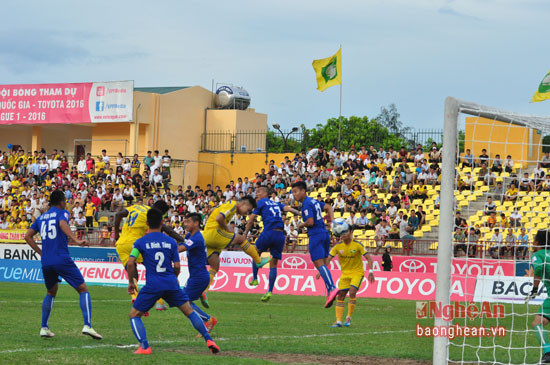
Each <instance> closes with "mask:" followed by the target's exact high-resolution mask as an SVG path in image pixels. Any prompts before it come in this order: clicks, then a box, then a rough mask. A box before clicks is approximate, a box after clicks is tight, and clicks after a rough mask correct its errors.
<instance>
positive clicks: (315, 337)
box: [0, 283, 539, 365]
mask: <svg viewBox="0 0 550 365" xmlns="http://www.w3.org/2000/svg"><path fill="white" fill-rule="evenodd" d="M90 294H91V297H92V304H93V318H92V322H93V326H94V328H95V329H96V330H97V331H98V332H99V333H101V334H102V335H103V337H104V339H103V340H101V341H96V340H93V339H91V338H89V337H87V336H83V335H81V334H80V330H81V329H82V315H81V312H80V307H79V304H78V295H77V293H76V292H75V291H74V289H72V288H71V287H69V286H67V285H61V286H60V289H59V292H58V295H57V298H56V301H55V304H54V309H53V312H52V315H51V317H50V328H51V329H52V331H53V332H54V333H55V335H56V336H55V337H54V338H52V339H43V338H41V337H40V336H39V330H40V322H41V305H42V299H43V297H44V295H45V289H44V287H43V286H42V285H36V284H15V283H0V333H1V334H2V336H0V363H2V364H36V363H54V364H122V363H130V362H132V363H179V364H184V363H188V364H214V363H215V364H216V365H219V364H269V363H364V364H382V363H384V364H401V363H404V364H428V363H430V359H431V356H432V342H433V340H432V339H431V338H418V337H417V336H416V332H415V328H416V324H417V323H420V324H421V325H424V326H425V325H428V324H431V323H433V320H417V319H416V318H415V310H416V306H415V302H414V301H404V300H389V299H358V301H357V307H356V310H355V314H354V318H353V324H352V327H351V328H334V329H333V328H329V326H330V325H331V324H332V323H333V322H334V308H330V309H325V308H323V303H324V298H322V297H300V296H287V295H274V296H273V298H272V300H271V301H270V302H269V303H262V302H261V301H260V297H261V296H260V295H252V294H233V293H210V295H209V300H210V304H211V308H210V309H208V310H207V312H208V313H210V314H211V315H214V316H215V317H217V318H218V320H219V322H218V325H217V326H216V327H215V329H214V332H213V337H214V340H215V341H216V343H217V344H218V345H219V346H220V348H221V351H222V352H221V353H220V354H219V355H212V354H210V352H209V351H208V349H207V348H206V346H205V343H204V341H203V340H202V339H197V338H195V335H196V332H195V330H194V329H193V327H192V326H191V323H190V322H189V321H188V320H187V318H185V316H184V315H183V314H182V313H181V312H180V311H178V310H177V309H173V308H172V309H170V310H168V311H165V312H161V313H157V312H156V311H154V310H153V311H152V312H151V316H150V317H148V318H144V324H145V326H146V328H147V337H148V340H149V342H150V344H151V348H152V350H153V355H151V356H137V355H134V354H133V353H132V352H133V351H134V350H135V348H136V347H137V341H136V339H135V337H134V335H133V334H132V331H131V328H130V322H129V319H128V313H129V310H130V305H131V304H130V300H129V296H128V295H127V294H126V292H125V288H116V287H101V286H91V287H90ZM199 305H200V304H199ZM524 307H525V306H518V305H516V306H515V308H514V309H515V310H516V311H519V309H520V308H524ZM508 309H510V307H507V310H508ZM536 309H537V308H536V307H530V312H532V311H535V310H536ZM529 317H530V318H532V316H529ZM520 318H521V319H519V320H518V318H516V319H515V321H516V322H515V323H514V329H516V330H521V329H525V322H526V321H525V319H526V318H525V317H520ZM459 323H460V322H459ZM462 323H463V320H462ZM472 324H479V323H478V322H477V321H474V322H472ZM483 324H484V325H487V326H488V325H493V324H496V321H494V320H484V322H483ZM499 324H500V325H505V326H506V325H508V326H510V328H511V319H510V318H506V319H504V320H502V319H501V320H500V321H499ZM514 336H515V335H514ZM513 340H514V344H515V345H520V347H521V345H523V343H524V341H525V337H524V336H523V335H521V336H519V335H518V337H517V338H513ZM455 341H460V342H462V339H457V340H455ZM492 341H493V340H492V339H483V340H482V344H484V345H488V344H492ZM496 342H497V343H498V344H501V345H502V346H508V345H509V343H510V337H509V336H507V337H505V338H502V339H500V338H499V339H497V340H496ZM467 343H469V344H471V345H473V346H476V344H478V343H479V339H468V340H467ZM527 344H528V346H537V342H536V339H535V336H534V335H533V334H530V335H529V336H527ZM457 351H458V352H459V351H461V349H458V348H456V349H455V348H451V355H452V356H459V354H458V352H457ZM523 353H524V352H523V351H519V350H517V351H516V350H515V351H512V352H509V351H506V350H502V349H498V350H497V356H498V358H499V359H502V360H503V362H508V361H509V356H512V360H516V361H517V362H523V360H524V358H523ZM492 354H493V350H492V349H491V350H481V351H480V352H479V353H478V355H481V356H482V357H485V356H489V357H491V358H492ZM466 355H467V356H466V357H467V358H469V359H471V360H475V359H476V355H475V350H472V349H468V350H467V354H466ZM528 355H529V356H528V357H527V359H526V360H527V362H536V361H537V359H538V358H539V352H538V350H537V349H530V350H529V351H528Z"/></svg>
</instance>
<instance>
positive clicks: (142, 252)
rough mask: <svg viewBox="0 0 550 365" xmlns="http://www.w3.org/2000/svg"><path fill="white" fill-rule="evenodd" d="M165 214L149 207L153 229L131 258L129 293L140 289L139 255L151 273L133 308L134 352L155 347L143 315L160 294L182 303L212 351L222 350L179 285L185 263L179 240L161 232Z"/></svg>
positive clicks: (176, 304) (168, 300) (174, 304)
mask: <svg viewBox="0 0 550 365" xmlns="http://www.w3.org/2000/svg"><path fill="white" fill-rule="evenodd" d="M162 215H163V214H162V212H161V211H160V210H158V209H156V208H151V209H149V211H148V212H147V225H148V226H149V232H150V233H148V234H146V235H145V236H143V237H142V238H140V239H138V240H137V241H136V242H135V243H134V248H133V249H132V252H131V254H130V258H129V259H128V277H129V280H128V281H129V283H128V293H133V292H134V291H135V290H136V283H135V281H134V280H133V278H134V272H133V271H134V270H135V269H136V265H135V262H136V261H137V258H138V257H139V256H142V257H143V264H144V265H145V270H146V275H147V276H146V278H147V279H146V283H145V286H144V287H143V288H142V289H141V290H140V291H139V293H138V296H137V298H136V300H135V302H134V304H133V307H132V310H131V311H130V322H131V324H132V331H133V332H134V335H135V336H136V338H137V340H138V341H139V344H140V345H139V348H138V349H137V351H135V352H134V353H135V354H143V355H149V354H151V347H149V343H148V342H147V335H146V333H145V326H144V325H143V322H142V321H141V316H142V315H143V314H144V313H145V312H147V311H148V310H149V309H151V308H152V307H153V305H155V303H156V302H157V300H158V299H160V298H162V299H164V300H165V301H166V303H168V305H170V307H178V308H179V309H180V310H181V311H182V313H183V314H185V315H186V316H187V318H189V320H190V321H191V323H192V324H193V327H195V329H196V330H197V331H198V332H199V333H200V334H201V335H202V336H203V337H204V339H205V340H206V346H208V348H209V349H210V351H212V353H218V352H219V351H220V348H219V347H218V346H217V345H216V343H214V341H213V340H212V337H210V334H209V333H208V330H207V329H206V327H205V325H204V323H203V321H202V320H201V318H200V317H199V315H198V314H197V313H196V312H195V311H194V310H193V308H192V307H191V305H190V303H189V298H188V297H187V294H186V293H185V292H184V291H183V290H181V288H180V286H179V283H178V275H179V273H180V269H181V267H180V257H179V253H178V244H177V243H176V240H174V239H173V238H170V237H168V236H167V235H165V234H164V233H162V232H161V228H162ZM172 264H173V266H172Z"/></svg>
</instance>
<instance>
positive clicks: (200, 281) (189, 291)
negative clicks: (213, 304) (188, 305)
mask: <svg viewBox="0 0 550 365" xmlns="http://www.w3.org/2000/svg"><path fill="white" fill-rule="evenodd" d="M209 283H210V274H208V271H205V272H204V273H203V274H201V275H192V276H190V277H189V279H188V280H187V283H186V284H185V288H183V292H184V293H185V295H187V297H188V298H189V301H191V302H193V301H195V300H197V299H199V298H200V296H201V294H202V293H203V292H204V291H205V290H206V288H208V284H209Z"/></svg>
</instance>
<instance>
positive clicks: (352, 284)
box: [327, 227, 374, 328]
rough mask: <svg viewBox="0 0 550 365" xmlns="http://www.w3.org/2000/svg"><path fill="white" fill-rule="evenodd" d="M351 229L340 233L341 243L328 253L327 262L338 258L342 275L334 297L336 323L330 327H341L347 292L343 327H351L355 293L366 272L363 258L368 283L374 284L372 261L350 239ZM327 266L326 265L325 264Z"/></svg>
mask: <svg viewBox="0 0 550 365" xmlns="http://www.w3.org/2000/svg"><path fill="white" fill-rule="evenodd" d="M352 237H353V229H352V228H351V227H350V229H349V230H348V231H347V232H345V233H342V235H341V236H340V238H341V240H342V242H340V243H338V244H337V245H335V246H334V247H333V248H332V250H330V253H329V262H330V261H331V260H332V259H333V258H334V257H335V256H338V258H339V259H340V267H341V271H342V275H341V276H340V282H339V283H338V290H339V292H338V296H337V297H336V300H337V302H336V323H334V324H333V325H332V326H331V327H333V328H334V327H342V317H343V316H344V304H345V300H346V295H347V293H348V292H349V301H348V315H347V316H346V321H345V322H344V324H343V325H344V326H346V327H349V326H351V316H352V315H353V311H354V310H355V304H356V302H357V299H356V295H357V291H358V290H359V288H360V287H361V283H362V282H363V278H364V277H365V273H366V271H365V270H364V269H363V259H362V257H363V256H365V258H366V259H367V262H368V267H369V273H368V275H367V277H368V280H369V282H370V283H373V282H374V275H373V274H372V271H371V270H372V259H371V257H370V255H369V254H368V253H367V250H366V249H365V247H364V246H363V245H362V244H361V243H360V242H357V241H356V240H353V239H352ZM327 265H328V264H327Z"/></svg>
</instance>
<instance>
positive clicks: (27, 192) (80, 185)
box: [0, 143, 441, 246]
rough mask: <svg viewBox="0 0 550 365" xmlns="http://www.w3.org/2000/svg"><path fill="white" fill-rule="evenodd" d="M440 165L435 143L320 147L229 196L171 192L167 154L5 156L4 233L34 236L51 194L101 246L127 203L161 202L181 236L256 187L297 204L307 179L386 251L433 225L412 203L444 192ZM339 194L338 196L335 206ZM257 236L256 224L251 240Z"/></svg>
mask: <svg viewBox="0 0 550 365" xmlns="http://www.w3.org/2000/svg"><path fill="white" fill-rule="evenodd" d="M440 161H441V156H440V151H439V149H438V146H437V145H436V144H435V143H434V144H433V145H432V146H431V148H430V150H429V152H428V153H426V154H425V153H424V148H423V147H422V146H421V145H418V146H417V147H416V148H415V149H413V150H411V151H408V150H406V149H405V148H401V149H399V150H394V149H393V148H389V149H388V150H387V151H385V150H384V149H383V148H378V149H376V148H375V147H374V146H369V147H368V148H366V147H364V146H363V147H360V148H357V149H356V148H355V147H354V146H351V148H350V149H349V151H339V150H337V149H336V148H335V147H333V148H332V149H330V150H326V149H324V148H323V147H320V148H314V149H312V150H310V151H308V152H307V153H306V152H305V151H302V152H301V153H297V154H295V155H294V156H287V157H285V158H284V160H283V161H281V162H279V163H278V164H277V163H276V162H275V161H273V160H272V161H270V162H269V165H268V167H267V168H262V169H261V170H260V171H259V172H257V173H256V174H255V175H254V176H253V177H251V178H250V179H249V178H248V177H243V178H240V177H239V178H238V179H237V181H236V182H235V181H230V182H229V183H228V184H227V185H226V186H225V187H223V188H222V187H220V186H215V187H212V186H211V185H207V186H205V187H199V186H195V187H194V188H193V187H192V186H187V188H186V189H184V188H183V187H182V186H177V187H174V186H171V185H170V166H171V157H170V155H169V152H168V150H166V151H165V152H164V155H161V154H160V153H159V151H154V152H148V153H147V156H145V157H144V158H139V157H138V155H134V156H132V157H126V156H123V155H122V153H118V154H117V156H116V157H113V156H109V155H108V153H107V151H106V150H103V151H102V153H101V155H99V156H96V157H93V156H92V155H91V154H89V153H88V154H87V155H86V156H79V158H78V160H77V161H76V162H75V163H72V164H70V163H69V159H68V158H67V156H66V155H65V153H64V151H62V150H60V151H58V150H53V151H51V152H50V153H47V152H46V151H45V150H41V151H34V152H33V153H31V152H30V151H29V152H27V153H25V151H24V150H23V149H21V148H19V149H14V150H11V151H5V152H3V153H0V229H26V228H28V227H29V225H30V224H31V223H32V222H33V220H34V219H36V218H37V217H38V216H39V215H40V214H41V213H42V212H44V211H45V210H46V209H47V198H48V195H49V192H51V191H52V190H53V189H62V190H63V191H65V194H66V196H67V200H68V207H69V208H68V210H69V211H70V212H71V226H73V227H74V228H75V229H76V230H77V231H78V232H80V233H81V234H84V233H85V232H90V231H92V230H94V226H96V228H95V230H99V231H100V232H101V236H100V237H101V238H102V240H105V241H107V239H108V238H109V239H110V238H111V236H112V233H111V232H112V220H109V221H107V222H104V223H103V224H102V225H101V226H100V227H97V224H94V222H97V221H98V216H99V213H100V212H101V211H106V212H116V211H118V210H120V209H121V208H122V207H123V206H124V205H125V204H133V203H135V202H141V203H144V204H152V203H153V202H154V201H156V200H158V199H164V200H166V201H167V202H168V203H169V204H170V206H171V208H170V211H169V213H168V218H167V219H168V220H169V223H170V224H172V225H173V226H174V228H175V229H176V230H177V231H180V232H181V233H182V232H183V224H182V220H183V219H182V217H183V216H184V215H185V214H186V213H187V212H198V213H200V214H201V215H202V216H203V219H204V220H206V219H207V217H208V215H209V213H210V212H211V211H212V210H213V209H214V208H215V207H216V206H218V205H219V204H222V203H223V202H226V201H229V200H232V199H239V198H240V197H242V196H244V195H251V196H253V197H254V196H255V191H254V190H255V187H256V186H257V185H264V186H267V187H268V189H269V191H270V196H271V199H273V200H275V201H281V202H284V203H286V204H290V205H296V204H295V202H294V200H293V198H292V196H291V194H290V192H289V186H290V185H291V184H292V183H293V182H295V181H299V180H303V181H305V182H306V185H307V187H308V190H309V191H314V190H316V189H319V188H321V187H324V188H325V189H326V192H327V193H328V194H326V196H325V195H323V196H321V195H319V197H318V198H319V199H323V200H325V203H328V204H331V205H332V206H333V207H334V210H335V211H337V212H340V213H344V214H345V215H346V216H347V220H348V223H349V224H350V225H351V226H353V227H354V228H357V229H362V230H374V231H375V238H376V240H377V242H379V243H380V244H379V246H381V245H382V243H383V242H384V241H385V240H386V239H410V240H412V239H414V237H413V233H414V231H415V230H417V229H419V228H421V227H422V225H423V224H424V223H425V218H426V214H425V213H424V211H423V209H422V206H412V202H413V201H414V200H417V199H420V200H425V199H427V198H428V196H427V185H437V184H439V182H440V167H439V162H440ZM411 166H413V167H411ZM390 174H391V175H390ZM390 176H391V178H390ZM390 181H391V183H390ZM402 186H405V187H406V188H405V189H402ZM332 193H336V195H337V196H336V198H335V199H332V197H331V196H332ZM381 193H382V194H390V198H389V199H383V198H382V197H381V196H379V195H380V194H381ZM347 213H349V216H348V214H347ZM300 219H301V218H300V217H290V218H287V219H285V230H286V232H287V236H288V240H289V242H290V243H296V241H297V239H298V235H299V234H300V233H302V232H300V231H299V230H298V229H297V227H298V224H299V223H300ZM245 223H246V219H245V218H244V217H241V216H238V215H237V216H236V217H235V218H234V220H233V221H232V222H231V225H230V226H231V227H232V228H233V229H234V230H235V231H242V230H243V229H244V225H245ZM259 230H260V227H259V225H258V224H256V225H255V226H254V227H253V229H252V230H251V234H257V233H258V231H259Z"/></svg>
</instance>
